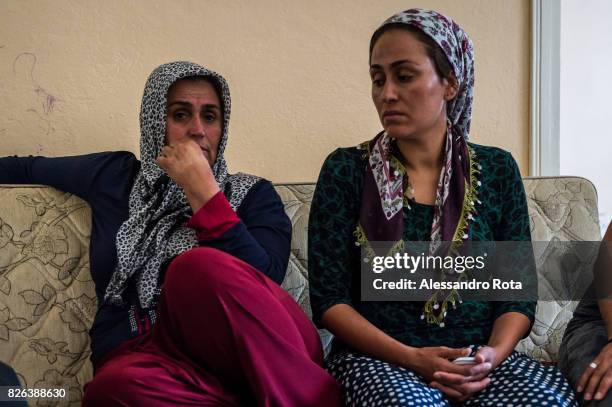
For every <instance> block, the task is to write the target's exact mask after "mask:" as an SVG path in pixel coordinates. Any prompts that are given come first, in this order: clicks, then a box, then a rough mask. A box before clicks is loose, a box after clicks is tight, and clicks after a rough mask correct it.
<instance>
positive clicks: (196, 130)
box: [189, 116, 206, 138]
mask: <svg viewBox="0 0 612 407" xmlns="http://www.w3.org/2000/svg"><path fill="white" fill-rule="evenodd" d="M189 137H192V138H202V137H206V128H205V126H204V121H203V120H202V118H201V117H198V116H195V117H194V118H193V120H191V126H190V127H189Z"/></svg>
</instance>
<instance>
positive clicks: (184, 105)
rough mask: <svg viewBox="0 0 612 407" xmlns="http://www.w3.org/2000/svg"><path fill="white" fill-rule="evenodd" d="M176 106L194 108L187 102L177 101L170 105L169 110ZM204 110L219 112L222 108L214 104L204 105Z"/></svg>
mask: <svg viewBox="0 0 612 407" xmlns="http://www.w3.org/2000/svg"><path fill="white" fill-rule="evenodd" d="M175 105H179V106H182V107H192V106H193V105H192V104H191V103H189V102H185V101H183V100H177V101H175V102H172V103H169V104H168V109H169V108H171V107H172V106H175ZM204 108H205V109H210V110H219V111H220V110H221V107H219V106H218V105H215V104H212V103H209V104H207V105H204Z"/></svg>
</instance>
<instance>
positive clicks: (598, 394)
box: [595, 393, 603, 400]
mask: <svg viewBox="0 0 612 407" xmlns="http://www.w3.org/2000/svg"><path fill="white" fill-rule="evenodd" d="M602 398H603V394H601V393H596V394H595V400H601V399H602Z"/></svg>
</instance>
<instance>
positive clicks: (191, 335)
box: [83, 247, 341, 407]
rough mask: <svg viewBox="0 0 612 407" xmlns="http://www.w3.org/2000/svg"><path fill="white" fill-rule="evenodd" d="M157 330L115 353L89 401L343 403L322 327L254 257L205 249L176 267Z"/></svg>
mask: <svg viewBox="0 0 612 407" xmlns="http://www.w3.org/2000/svg"><path fill="white" fill-rule="evenodd" d="M157 315H158V318H157V323H156V324H155V325H154V327H153V329H152V330H151V331H150V332H148V333H146V334H144V335H142V336H140V337H138V338H135V339H132V340H130V341H128V342H126V343H124V344H123V345H121V346H119V348H117V349H115V350H114V351H112V353H111V355H109V357H107V358H106V359H105V360H104V361H103V362H102V364H101V365H100V366H98V369H97V373H96V375H95V377H94V378H93V380H92V381H90V382H89V383H87V385H86V386H85V396H84V400H83V405H84V406H113V405H115V406H176V405H199V406H213V405H214V406H243V405H258V406H283V407H289V406H317V407H319V406H339V405H340V400H341V396H340V389H339V387H338V385H337V384H336V382H335V380H334V379H333V378H332V377H331V376H330V375H329V374H328V373H327V372H326V371H325V370H324V369H323V367H322V365H323V351H322V349H321V342H320V339H319V336H318V334H317V331H316V330H315V328H314V326H313V325H312V323H311V322H310V321H309V320H308V318H307V317H306V315H305V314H304V312H302V310H301V309H300V307H299V306H298V305H297V304H296V302H295V301H294V300H293V299H292V298H291V297H290V296H289V295H288V294H287V293H286V292H285V291H284V290H283V289H281V288H280V287H279V286H278V285H277V284H275V283H274V282H273V281H272V280H270V279H269V278H267V277H266V276H265V275H264V274H263V273H261V272H259V271H258V270H256V269H255V268H253V267H251V266H250V265H248V264H247V263H245V262H243V261H241V260H239V259H237V258H235V257H233V256H231V255H229V254H227V253H225V252H222V251H219V250H216V249H211V248H205V247H200V248H196V249H192V250H189V251H187V252H185V253H183V254H181V255H180V256H178V257H177V258H176V259H174V261H173V262H172V263H171V264H170V266H169V268H168V271H167V273H166V278H165V281H164V288H163V291H162V295H161V300H160V303H159V305H158V308H157Z"/></svg>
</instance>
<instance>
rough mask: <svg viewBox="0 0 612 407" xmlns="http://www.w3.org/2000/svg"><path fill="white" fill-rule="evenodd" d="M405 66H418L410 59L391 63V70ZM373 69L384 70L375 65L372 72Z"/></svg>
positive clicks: (371, 67)
mask: <svg viewBox="0 0 612 407" xmlns="http://www.w3.org/2000/svg"><path fill="white" fill-rule="evenodd" d="M404 64H406V65H415V66H416V65H417V64H416V63H415V62H412V61H410V60H409V59H400V60H399V61H394V62H391V68H395V67H396V66H399V65H404ZM372 69H383V68H382V66H381V65H378V64H373V65H370V70H372Z"/></svg>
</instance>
